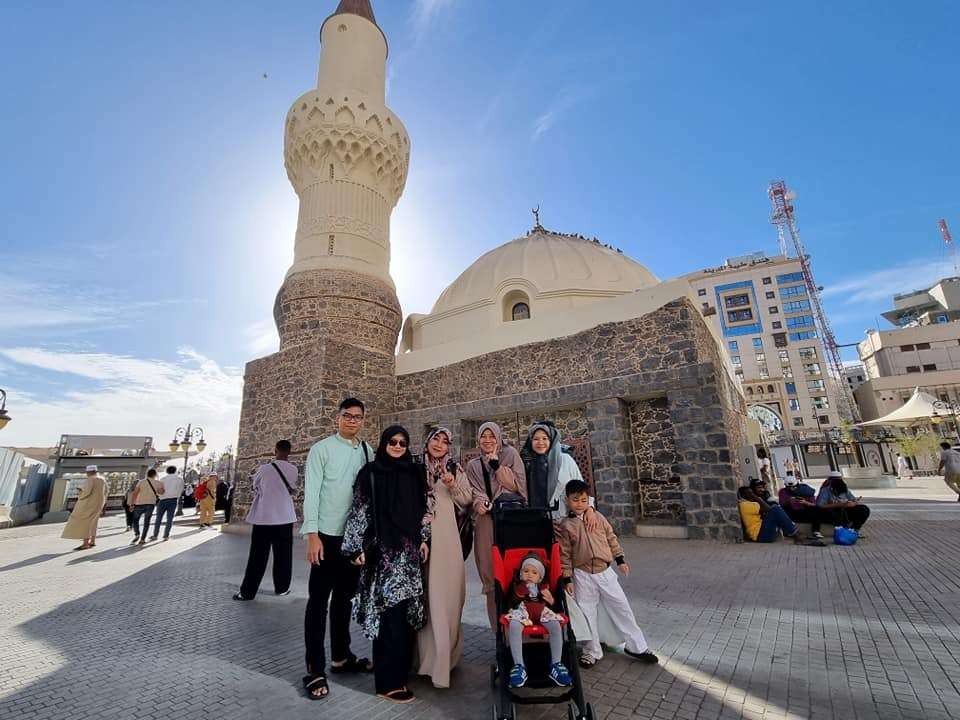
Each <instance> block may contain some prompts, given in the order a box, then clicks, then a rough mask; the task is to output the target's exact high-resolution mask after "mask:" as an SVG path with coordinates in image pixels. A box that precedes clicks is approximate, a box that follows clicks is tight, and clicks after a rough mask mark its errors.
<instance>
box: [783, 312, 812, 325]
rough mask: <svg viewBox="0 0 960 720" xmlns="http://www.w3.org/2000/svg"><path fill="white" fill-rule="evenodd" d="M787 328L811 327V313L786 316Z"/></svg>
mask: <svg viewBox="0 0 960 720" xmlns="http://www.w3.org/2000/svg"><path fill="white" fill-rule="evenodd" d="M787 327H788V328H802V327H813V315H797V316H796V317H790V318H787Z"/></svg>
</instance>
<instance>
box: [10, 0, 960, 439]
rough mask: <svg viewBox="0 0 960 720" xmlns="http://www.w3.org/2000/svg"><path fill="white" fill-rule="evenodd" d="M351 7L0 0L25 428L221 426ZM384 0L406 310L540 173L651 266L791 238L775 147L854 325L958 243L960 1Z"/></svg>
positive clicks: (939, 263) (557, 224)
mask: <svg viewBox="0 0 960 720" xmlns="http://www.w3.org/2000/svg"><path fill="white" fill-rule="evenodd" d="M57 5H60V6H59V7H58V6H57ZM335 5H336V2H335V0H311V1H310V2H306V1H305V0H304V1H297V0H292V1H290V2H285V3H280V4H273V3H269V4H268V3H250V2H237V1H232V2H216V1H214V0H208V1H207V2H204V3H186V2H168V3H162V4H160V3H119V2H117V3H96V2H93V3H79V2H70V3H63V4H53V3H26V2H23V3H9V2H6V3H3V4H2V5H0V81H2V86H3V88H4V98H5V102H4V112H3V113H2V114H0V134H2V137H3V138H4V151H3V154H2V156H0V158H2V159H0V162H2V166H0V167H2V173H0V215H2V217H3V223H2V224H0V233H2V235H0V248H2V254H0V387H4V388H6V389H7V390H8V391H9V393H10V398H9V401H8V406H9V410H10V412H11V414H12V415H13V417H14V421H13V422H12V423H11V424H10V425H9V426H8V427H7V428H6V429H5V430H4V431H3V433H4V434H3V438H2V439H3V441H4V442H5V443H8V444H53V443H54V442H55V441H56V439H57V437H58V436H59V435H60V434H61V433H68V432H74V433H79V432H85V433H92V432H111V433H129V434H152V435H155V436H156V437H157V439H158V441H160V442H166V440H167V435H169V434H170V433H171V432H172V430H173V429H174V428H175V427H176V425H179V424H184V423H186V422H188V421H190V422H195V423H199V424H201V425H204V424H206V426H207V431H208V436H209V440H210V442H211V446H212V447H217V448H222V447H223V446H225V445H227V444H229V443H230V442H233V440H234V438H235V435H236V419H237V414H238V409H239V399H240V394H241V386H242V367H243V364H244V363H245V362H246V361H248V360H250V359H252V358H254V357H258V356H261V355H264V354H267V353H268V352H270V351H272V349H274V348H275V346H276V339H275V334H274V332H273V323H272V318H271V310H272V303H273V297H274V295H275V293H276V291H277V289H278V288H279V286H280V283H281V281H282V279H283V274H284V272H285V271H286V269H287V267H289V264H290V262H291V260H292V253H293V234H294V229H295V223H296V213H297V202H296V197H295V195H294V193H293V190H292V189H291V187H290V185H289V183H288V181H287V179H286V175H285V172H284V169H283V158H282V144H283V131H282V123H283V118H284V116H285V114H286V111H287V109H288V108H289V106H290V104H291V103H292V102H293V101H294V100H295V99H296V98H297V97H298V96H299V95H300V94H302V93H303V92H305V91H306V90H308V89H310V88H311V87H312V86H313V85H314V84H315V82H316V69H317V59H318V55H319V40H318V32H319V28H320V24H321V23H322V21H323V19H324V17H325V16H326V15H327V14H328V13H329V12H331V11H332V9H333V8H334V7H335ZM838 5H839V7H838ZM374 8H375V11H376V14H377V19H378V22H379V24H380V25H381V27H382V28H383V29H384V31H385V32H386V34H387V37H388V39H389V42H390V62H389V71H388V79H389V88H388V103H389V104H390V106H391V108H392V109H393V110H394V111H395V112H396V113H397V114H398V115H399V116H400V117H401V118H402V119H403V121H404V123H405V124H406V126H407V129H408V131H409V133H410V136H411V140H412V144H413V154H412V159H411V169H410V175H409V179H408V182H407V188H406V192H405V194H404V196H403V198H402V199H401V201H400V204H399V206H398V208H397V210H396V211H395V213H394V216H393V238H392V241H393V252H394V256H393V264H392V269H393V275H394V278H395V280H396V283H397V286H398V292H399V295H400V300H401V303H402V305H403V309H404V312H405V313H410V312H426V311H428V310H429V308H430V306H431V305H432V303H433V300H434V299H435V298H436V296H437V295H438V294H439V293H440V291H441V290H442V289H443V287H445V286H446V285H447V284H448V283H449V282H450V281H452V280H453V279H454V278H455V277H456V276H457V274H459V272H460V271H461V270H462V269H463V268H464V267H466V266H467V265H468V264H469V263H470V262H471V261H472V260H473V259H475V258H476V257H478V256H479V255H481V254H482V253H483V252H485V251H487V250H489V249H491V248H493V247H495V246H497V245H499V244H501V243H503V242H506V241H507V240H509V239H511V238H513V237H516V236H518V235H520V234H522V233H524V232H525V231H526V230H527V229H528V228H529V227H530V226H531V224H532V219H531V215H530V208H531V207H532V206H534V205H535V204H537V203H539V204H540V205H541V209H542V219H543V223H544V225H546V226H547V227H549V228H551V229H556V230H561V231H565V232H578V233H583V234H585V235H590V236H597V237H599V238H600V239H601V240H603V241H604V242H607V243H610V244H612V245H615V246H618V247H620V248H622V249H623V250H624V251H625V252H626V253H627V254H629V255H631V256H632V257H634V258H635V259H637V260H639V261H640V262H643V263H644V264H646V265H647V266H648V267H649V268H650V269H651V270H652V271H653V272H654V273H655V274H657V275H658V276H660V277H662V278H667V277H671V276H675V275H679V274H683V273H686V272H689V271H692V270H695V269H698V268H702V267H707V266H713V265H717V264H720V263H721V262H722V261H723V259H724V258H726V257H729V256H732V255H739V254H744V253H748V252H752V251H755V250H765V251H767V252H770V253H773V252H774V251H775V250H776V232H775V229H774V228H773V226H771V225H770V224H769V222H768V216H769V205H768V200H767V197H766V187H767V184H768V182H769V181H770V180H771V179H773V178H780V177H783V178H785V179H786V180H787V182H788V184H789V185H790V186H791V187H792V188H793V189H794V190H795V191H796V192H797V195H798V198H797V201H796V207H797V213H798V219H799V225H800V231H801V234H802V236H803V238H804V241H805V243H806V245H807V248H808V250H809V251H810V253H811V254H812V255H813V258H814V270H815V273H816V276H817V279H818V282H820V283H821V284H822V285H824V286H825V288H826V300H827V307H828V309H829V310H830V312H831V315H832V317H833V321H834V326H835V330H836V331H837V335H838V339H839V340H840V341H841V342H855V341H857V340H859V339H860V338H861V337H862V336H863V331H864V330H865V329H866V328H868V327H873V326H875V325H876V324H877V322H878V320H877V315H878V313H879V312H881V311H882V310H885V309H886V308H887V306H888V304H889V296H890V295H891V294H892V293H894V292H899V291H904V290H908V289H912V288H914V287H920V286H923V285H924V284H925V283H927V282H928V281H930V280H933V279H935V278H936V277H939V276H941V275H944V274H950V273H951V272H952V265H951V262H950V261H949V258H948V257H947V256H946V255H945V253H944V250H943V247H942V244H941V243H940V241H939V234H938V232H937V227H936V221H937V219H938V218H940V217H945V218H946V219H947V220H948V222H950V223H952V224H953V225H954V228H955V232H956V234H958V235H960V140H958V133H957V117H960V96H958V95H957V93H956V78H957V77H958V76H960V53H957V52H956V48H955V46H956V38H955V37H954V32H953V28H956V27H957V25H958V21H960V9H958V8H957V7H956V6H955V4H952V3H949V2H933V1H928V2H921V3H913V4H910V5H907V4H903V3H888V4H883V3H880V4H878V3H875V2H845V3H839V4H838V3H827V2H810V3H789V4H783V3H780V4H777V3H759V2H752V3H746V2H728V3H706V2H701V3H654V2H646V1H643V2H640V1H638V2H626V1H625V0H624V1H622V2H620V1H613V2H606V3H584V2H580V1H578V0H556V1H553V2H548V1H547V0H527V1H525V2H514V1H513V0H510V1H508V0H488V1H484V2H481V1H480V0H409V1H406V0H389V1H387V0H379V1H378V0H374ZM264 73H266V74H267V77H266V78H264V77H263V75H264ZM425 261H429V262H431V263H432V264H433V268H434V270H433V271H432V272H430V273H429V274H427V275H423V274H422V272H421V270H420V269H419V268H421V267H422V266H423V263H424V262H425ZM880 323H881V324H882V319H881V320H880Z"/></svg>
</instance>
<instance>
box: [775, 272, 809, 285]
mask: <svg viewBox="0 0 960 720" xmlns="http://www.w3.org/2000/svg"><path fill="white" fill-rule="evenodd" d="M792 282H803V273H802V272H793V273H785V274H784V275H777V284H778V285H783V284H784V283H792Z"/></svg>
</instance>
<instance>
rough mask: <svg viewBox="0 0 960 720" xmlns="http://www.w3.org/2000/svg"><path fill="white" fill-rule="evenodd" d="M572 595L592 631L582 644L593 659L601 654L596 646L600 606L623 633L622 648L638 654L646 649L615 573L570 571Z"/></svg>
mask: <svg viewBox="0 0 960 720" xmlns="http://www.w3.org/2000/svg"><path fill="white" fill-rule="evenodd" d="M573 588H574V597H575V598H576V601H577V604H578V605H580V609H581V610H582V611H583V614H584V615H585V616H586V620H587V622H588V623H589V625H590V627H591V628H593V632H592V633H591V634H590V639H589V640H588V641H587V643H586V646H585V647H586V651H587V652H588V653H590V654H591V655H593V657H595V658H596V659H597V660H599V659H600V658H602V657H603V650H602V649H601V647H600V637H599V632H598V631H597V628H598V625H599V624H598V617H597V616H598V611H599V607H598V606H600V605H602V606H603V609H604V610H606V611H607V615H609V617H610V620H611V621H612V622H613V624H614V626H615V627H616V629H617V631H618V632H619V633H621V634H622V635H623V639H624V640H625V641H626V648H627V650H629V651H630V652H635V653H642V652H646V651H647V650H648V649H649V646H648V645H647V639H646V638H645V637H644V636H643V631H642V630H641V629H640V626H639V625H637V620H636V618H635V617H634V616H633V608H631V607H630V602H629V601H628V600H627V596H626V594H625V593H624V592H623V588H622V587H620V582H619V581H618V579H617V573H616V571H614V569H613V568H612V567H608V568H607V569H606V570H604V571H603V572H601V573H588V572H585V571H583V570H574V571H573Z"/></svg>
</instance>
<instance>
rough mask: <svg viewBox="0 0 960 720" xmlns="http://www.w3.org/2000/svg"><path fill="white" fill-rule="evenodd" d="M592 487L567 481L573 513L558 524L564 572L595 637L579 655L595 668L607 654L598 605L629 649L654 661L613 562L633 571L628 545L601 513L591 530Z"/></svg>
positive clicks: (641, 658) (622, 569)
mask: <svg viewBox="0 0 960 720" xmlns="http://www.w3.org/2000/svg"><path fill="white" fill-rule="evenodd" d="M588 489H589V488H588V487H587V484H586V483H585V482H583V481H582V480H571V481H570V482H568V483H567V487H566V494H567V509H568V510H569V511H570V513H569V516H568V517H565V518H563V519H562V520H561V521H560V522H559V524H558V527H557V536H558V539H559V542H560V565H561V568H562V570H563V576H564V577H566V578H571V579H572V580H573V583H572V584H570V583H568V584H567V592H568V593H570V594H571V595H573V593H574V588H576V598H577V602H578V604H579V605H580V608H581V609H582V610H583V612H584V614H585V615H586V619H587V622H588V623H589V625H590V628H591V629H592V630H593V636H592V637H591V638H590V640H589V641H588V642H587V644H586V648H585V650H584V653H583V654H582V655H581V656H580V665H581V666H582V667H592V666H593V665H595V664H596V662H597V661H598V660H600V659H601V658H602V657H603V650H602V649H601V647H600V638H599V637H598V633H597V615H598V611H599V607H598V605H601V604H602V606H603V609H604V610H605V611H606V612H607V614H608V615H609V616H610V619H611V620H612V621H613V624H614V625H615V626H616V628H617V630H618V631H619V632H620V633H621V634H622V635H623V637H624V639H625V640H626V646H625V648H624V653H626V654H627V655H629V656H630V657H632V658H636V659H637V660H639V661H641V662H645V663H650V664H654V663H657V662H659V658H657V656H656V655H654V654H653V653H652V652H650V648H649V646H648V645H647V641H646V638H644V637H643V631H642V630H640V627H639V626H638V625H637V620H636V618H635V617H634V616H633V609H632V608H631V607H630V602H629V601H628V600H627V596H626V595H625V594H624V592H623V588H622V587H620V583H619V582H618V581H617V574H616V573H615V572H614V571H613V568H612V567H610V566H611V564H612V563H613V562H614V560H616V563H617V565H618V566H619V568H620V572H622V573H623V574H624V576H626V575H629V574H630V566H629V565H627V561H626V560H625V559H624V557H623V548H621V547H620V541H619V540H617V535H616V533H615V532H614V531H613V528H612V527H611V526H610V523H609V522H608V521H607V519H606V518H605V517H604V516H603V515H601V514H600V513H599V512H597V513H596V516H597V519H598V520H599V524H598V525H597V528H596V530H594V531H593V532H590V531H588V530H587V526H586V524H585V523H584V521H583V514H584V513H585V512H586V511H587V508H588V507H590V496H589V493H588Z"/></svg>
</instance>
